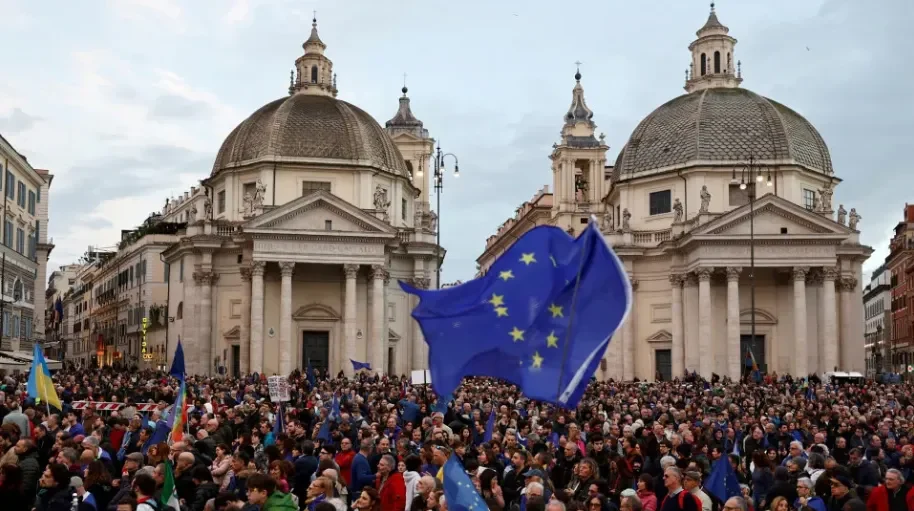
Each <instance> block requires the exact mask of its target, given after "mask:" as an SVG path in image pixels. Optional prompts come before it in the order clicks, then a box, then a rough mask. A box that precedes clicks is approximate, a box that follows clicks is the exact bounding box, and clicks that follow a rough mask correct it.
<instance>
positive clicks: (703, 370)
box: [695, 268, 714, 380]
mask: <svg viewBox="0 0 914 511" xmlns="http://www.w3.org/2000/svg"><path fill="white" fill-rule="evenodd" d="M712 271H713V268H698V269H697V270H695V274H696V275H697V276H698V351H699V353H698V357H699V358H698V374H700V375H701V377H702V378H705V379H707V380H710V379H711V373H713V372H714V357H713V355H712V353H713V352H714V351H713V348H712V345H711V343H712V339H711V335H712V334H711V332H712V331H713V328H712V325H711V272H712Z"/></svg>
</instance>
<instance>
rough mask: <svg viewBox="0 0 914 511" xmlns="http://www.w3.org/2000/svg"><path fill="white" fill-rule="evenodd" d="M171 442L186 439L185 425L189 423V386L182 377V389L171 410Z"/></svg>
mask: <svg viewBox="0 0 914 511" xmlns="http://www.w3.org/2000/svg"><path fill="white" fill-rule="evenodd" d="M170 420H171V421H172V423H171V443H175V442H181V441H183V440H184V427H185V426H186V425H187V387H186V384H185V383H184V378H181V389H180V390H179V391H178V397H177V398H176V399H175V406H174V408H173V409H172V411H171V417H170Z"/></svg>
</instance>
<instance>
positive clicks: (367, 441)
mask: <svg viewBox="0 0 914 511" xmlns="http://www.w3.org/2000/svg"><path fill="white" fill-rule="evenodd" d="M359 452H360V453H362V455H363V456H370V455H371V453H373V452H374V440H373V439H371V438H363V439H362V441H361V443H359Z"/></svg>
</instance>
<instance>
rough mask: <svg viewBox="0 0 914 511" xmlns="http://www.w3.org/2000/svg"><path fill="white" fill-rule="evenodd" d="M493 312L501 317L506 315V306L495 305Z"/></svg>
mask: <svg viewBox="0 0 914 511" xmlns="http://www.w3.org/2000/svg"><path fill="white" fill-rule="evenodd" d="M495 314H498V317H503V316H507V315H508V308H507V307H495Z"/></svg>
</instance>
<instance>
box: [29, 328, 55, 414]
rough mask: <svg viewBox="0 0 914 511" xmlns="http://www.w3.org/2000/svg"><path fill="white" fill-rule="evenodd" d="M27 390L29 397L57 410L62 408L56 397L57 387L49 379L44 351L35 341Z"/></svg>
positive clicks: (49, 373) (49, 374)
mask: <svg viewBox="0 0 914 511" xmlns="http://www.w3.org/2000/svg"><path fill="white" fill-rule="evenodd" d="M27 390H28V394H29V397H31V398H33V399H40V400H41V401H44V402H45V403H47V404H49V405H51V406H53V407H54V408H57V409H58V410H62V409H63V407H62V406H61V404H60V398H59V397H57V389H55V388H54V382H53V381H52V380H51V372H50V371H49V370H48V362H47V360H45V359H44V352H43V351H42V350H41V346H39V345H38V344H37V343H36V344H35V347H34V349H33V351H32V370H31V372H30V373H29V383H28V387H27Z"/></svg>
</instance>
